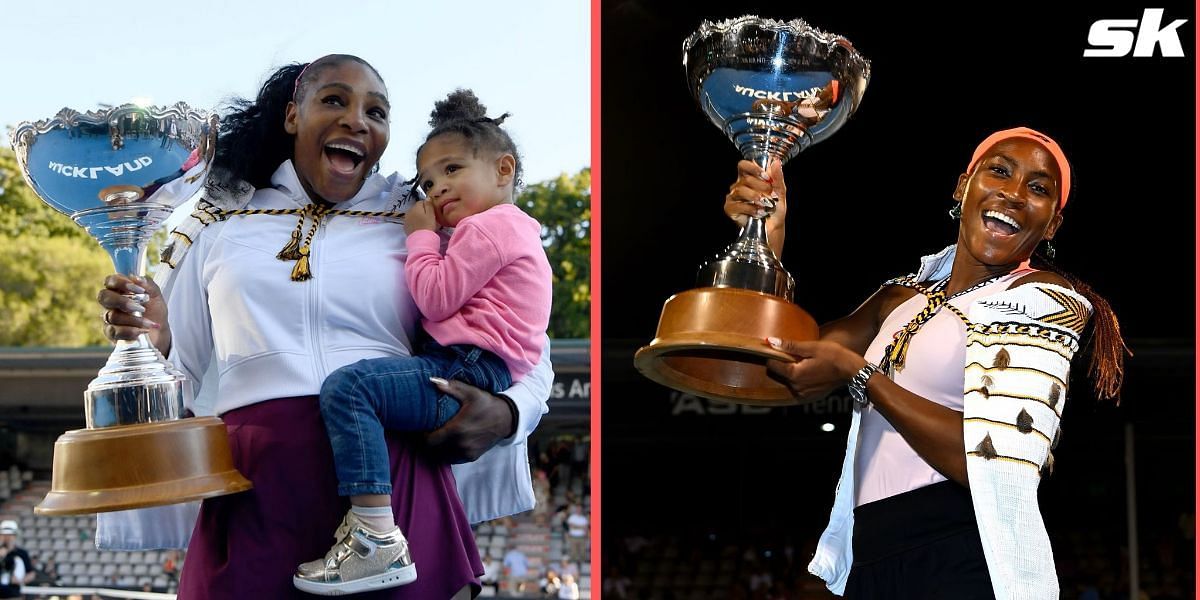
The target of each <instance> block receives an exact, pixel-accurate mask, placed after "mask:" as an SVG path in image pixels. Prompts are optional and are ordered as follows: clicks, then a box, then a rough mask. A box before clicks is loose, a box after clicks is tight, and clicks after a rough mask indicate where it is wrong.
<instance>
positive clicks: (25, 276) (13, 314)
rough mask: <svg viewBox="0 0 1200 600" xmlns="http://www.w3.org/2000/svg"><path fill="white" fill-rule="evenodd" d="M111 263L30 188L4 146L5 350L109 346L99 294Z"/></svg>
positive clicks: (1, 272)
mask: <svg viewBox="0 0 1200 600" xmlns="http://www.w3.org/2000/svg"><path fill="white" fill-rule="evenodd" d="M112 271H113V266H112V261H111V260H109V258H108V255H107V254H105V253H104V251H103V250H101V249H100V246H99V245H98V244H97V243H96V242H95V240H93V239H92V238H91V237H90V236H89V235H88V234H87V233H86V232H85V231H84V230H83V228H81V227H79V226H78V225H76V224H75V223H74V222H73V221H71V219H70V218H68V217H66V216H65V215H62V214H60V213H59V212H57V211H55V210H54V209H52V208H50V207H49V206H47V205H46V204H45V203H44V202H42V201H41V199H39V198H38V197H37V195H36V194H34V193H33V191H32V190H31V189H29V187H28V186H27V185H26V184H25V180H24V178H22V177H21V175H20V171H19V170H18V168H17V160H16V157H15V156H14V155H13V153H12V151H10V150H8V149H0V314H2V315H4V318H2V319H0V346H94V345H101V344H107V343H108V342H107V341H106V340H105V339H104V335H103V333H102V331H101V322H100V307H99V306H97V305H96V292H97V291H98V290H99V289H100V286H101V285H102V283H103V282H104V277H105V276H107V275H108V274H109V273H111V272H112Z"/></svg>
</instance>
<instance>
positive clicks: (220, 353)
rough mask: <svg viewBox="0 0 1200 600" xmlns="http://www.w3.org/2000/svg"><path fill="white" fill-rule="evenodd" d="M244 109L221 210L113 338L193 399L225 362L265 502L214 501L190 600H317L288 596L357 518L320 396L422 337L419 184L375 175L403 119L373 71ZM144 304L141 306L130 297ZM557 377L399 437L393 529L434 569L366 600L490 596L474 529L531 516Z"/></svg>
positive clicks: (288, 78) (227, 163) (247, 458)
mask: <svg viewBox="0 0 1200 600" xmlns="http://www.w3.org/2000/svg"><path fill="white" fill-rule="evenodd" d="M234 108H235V110H234V112H233V113H232V114H229V115H226V116H225V117H224V119H223V120H222V123H221V135H220V136H219V139H218V142H217V144H218V146H217V153H216V158H215V160H214V173H213V175H212V176H211V178H210V180H209V183H208V193H207V194H206V200H208V202H209V204H206V205H203V206H202V207H201V208H200V209H198V210H197V212H196V213H194V214H193V217H196V218H197V219H198V223H197V224H196V226H195V227H194V235H192V236H187V237H186V238H185V239H182V240H180V241H178V242H177V243H176V244H175V246H174V248H175V252H173V253H172V254H171V255H170V256H168V257H164V261H169V262H168V264H170V265H172V267H173V268H172V269H171V271H170V272H169V273H168V275H167V276H166V277H165V278H162V279H163V280H162V282H161V285H162V289H161V292H160V290H159V288H158V286H157V285H156V284H155V283H154V282H153V281H150V280H141V281H134V280H130V279H127V278H124V277H120V276H111V277H109V278H108V280H107V281H106V287H105V289H103V290H101V292H100V296H99V301H100V304H101V305H102V306H104V307H105V308H106V309H107V311H108V312H107V313H106V315H105V321H106V323H107V324H108V326H107V327H106V333H107V335H108V337H109V338H111V339H114V340H118V339H130V338H132V337H136V335H137V334H138V333H140V332H145V331H149V332H150V335H151V338H152V340H153V341H154V343H155V345H156V347H158V348H159V350H160V351H161V352H162V353H163V354H164V355H167V356H168V357H169V358H170V359H171V360H172V361H173V362H175V363H176V364H177V365H178V366H179V367H180V368H181V369H183V370H184V371H185V372H186V373H187V374H188V375H189V376H190V377H191V379H192V381H196V382H199V381H201V379H202V375H203V374H204V372H205V370H206V368H207V367H208V366H209V363H210V361H215V363H216V364H215V366H216V367H217V368H218V372H219V373H220V384H219V386H220V387H219V391H220V393H219V395H218V396H217V399H216V401H215V406H214V407H213V410H214V411H215V412H216V414H218V415H220V416H221V417H222V419H223V420H224V421H225V424H226V426H227V428H228V432H229V440H230V445H231V447H232V450H233V454H234V460H235V463H236V466H237V468H238V469H239V470H240V471H241V472H242V474H244V475H245V476H246V477H247V478H248V479H250V480H251V481H252V482H253V484H254V489H253V490H251V491H249V492H245V493H242V494H235V495H230V496H224V497H220V498H215V499H210V500H206V501H205V502H204V505H203V507H202V509H201V513H200V518H199V521H198V522H197V524H196V528H195V531H194V533H193V535H192V540H191V543H190V545H189V547H188V560H187V564H186V568H184V570H183V573H182V579H181V581H180V588H179V589H180V597H181V598H189V599H191V598H234V597H236V598H288V597H308V596H306V595H304V594H302V593H301V592H299V591H297V590H295V589H294V588H293V587H292V586H293V582H292V575H293V571H294V569H295V568H296V565H297V564H300V563H301V562H302V561H305V560H308V559H311V558H312V557H313V556H319V555H325V553H326V551H327V550H329V547H330V542H331V540H330V539H329V537H328V536H329V532H330V531H333V530H334V529H335V528H337V527H338V522H339V520H340V519H341V518H342V515H343V514H345V512H346V505H345V503H344V501H343V500H341V498H339V496H338V494H337V480H336V478H335V476H334V466H333V457H332V453H331V449H330V443H329V439H328V437H327V435H326V431H325V427H324V425H323V424H322V421H321V417H320V413H319V409H318V404H317V394H318V393H319V391H320V389H321V384H322V382H323V380H324V378H325V376H326V375H328V374H329V373H330V372H331V371H333V370H335V369H337V368H339V367H341V366H344V365H347V364H350V363H353V362H355V361H358V360H360V359H363V358H378V357H384V356H405V355H408V354H409V352H410V350H411V347H412V339H413V337H414V335H415V327H416V319H417V317H418V314H417V312H418V311H417V310H416V308H415V305H414V304H413V301H412V297H411V294H410V293H409V291H408V290H407V288H406V286H405V278H404V277H403V270H402V269H403V266H404V259H405V256H404V254H405V236H404V228H403V227H402V226H400V225H398V224H397V223H396V222H395V219H394V217H396V216H398V214H397V213H396V212H395V211H398V210H401V209H402V208H403V206H404V203H405V202H406V201H407V199H408V194H407V192H408V186H407V185H403V184H402V183H400V182H398V180H399V179H400V178H398V177H392V178H386V177H383V176H381V175H378V174H376V173H375V172H376V170H377V169H376V166H377V163H378V161H379V158H380V156H381V155H382V154H383V151H384V149H385V148H386V147H387V144H388V137H389V132H388V129H389V125H388V123H389V118H390V117H389V115H390V110H391V107H390V105H389V103H388V96H387V89H386V87H385V86H384V83H383V81H382V79H381V77H380V76H379V74H378V73H377V72H376V71H375V69H374V68H373V67H371V66H370V65H369V64H367V63H366V62H365V61H363V60H362V59H359V58H357V57H353V56H348V55H329V56H325V57H322V58H320V59H318V60H316V61H314V62H312V63H309V64H308V65H291V66H287V67H283V68H281V69H279V70H278V71H276V72H275V73H274V74H273V75H272V76H271V77H270V78H269V79H268V81H267V82H266V83H265V84H264V85H263V87H262V89H261V90H260V92H259V94H258V96H257V98H256V99H255V100H254V101H252V102H251V101H242V102H241V103H239V104H237V105H235V107H234ZM297 215H298V216H299V217H298V218H297ZM297 220H299V224H297ZM200 223H203V225H200ZM181 229H182V228H181ZM281 247H282V248H283V249H282V250H281V249H280V248H281ZM183 250H186V254H185V255H180V251H183ZM398 274H399V275H398ZM143 291H144V292H145V293H148V294H149V296H150V299H149V301H148V302H147V303H146V304H145V306H144V307H142V306H138V305H135V304H134V303H133V302H131V301H130V300H129V299H128V297H127V296H126V294H130V293H142V292H143ZM143 308H144V310H145V312H144V315H143V316H141V317H138V316H135V314H134V313H135V312H138V311H140V310H142V309H143ZM551 379H552V373H551V371H550V366H549V360H548V353H547V352H543V354H542V360H541V363H540V364H539V365H538V366H537V367H536V368H535V369H534V371H533V372H532V373H530V374H529V375H528V376H526V377H525V378H524V379H522V380H521V381H520V382H518V383H517V384H515V385H514V386H513V387H512V388H510V389H508V390H506V392H505V393H504V394H502V395H499V396H493V395H491V394H488V393H485V392H483V391H481V390H478V389H476V388H472V387H470V386H466V385H465V384H462V383H461V382H451V383H450V384H449V385H448V386H446V387H443V388H442V389H443V391H444V392H445V393H449V394H451V395H453V396H455V397H457V398H459V399H460V401H461V410H460V412H459V413H458V415H457V416H456V417H455V418H454V419H452V420H451V421H450V422H449V423H447V424H446V425H445V426H443V427H442V428H441V429H438V430H437V431H434V432H431V433H429V434H427V435H426V437H425V441H426V443H427V446H428V447H427V448H422V449H420V450H418V449H417V448H416V447H414V444H413V443H412V440H413V438H411V437H408V438H405V437H400V436H399V435H389V437H388V447H389V454H390V458H391V473H392V477H393V481H394V484H395V485H394V489H395V490H396V493H395V494H394V495H393V497H392V511H393V513H394V514H395V516H396V519H397V521H398V523H397V524H398V525H399V526H400V527H401V529H402V530H403V531H404V532H405V534H406V535H407V536H408V538H409V540H410V541H412V548H411V550H412V555H413V556H412V558H411V560H412V561H413V562H418V563H422V564H424V565H428V567H427V568H423V569H422V570H421V573H420V576H419V577H418V578H417V580H416V581H415V582H414V583H412V584H410V585H407V586H403V587H399V588H392V589H390V590H384V591H382V592H378V593H377V595H371V596H370V597H386V598H449V597H454V598H458V597H460V596H461V597H470V595H471V593H472V590H477V589H478V586H479V578H478V575H479V574H481V573H482V572H483V568H482V565H481V563H480V560H479V554H478V551H477V549H476V548H475V543H474V537H473V533H472V531H471V529H470V523H469V521H468V518H469V519H470V520H472V521H479V520H484V519H490V518H496V517H499V516H502V515H507V514H512V513H515V512H520V511H522V510H528V509H529V508H531V504H532V498H533V492H532V486H531V484H530V481H529V473H528V466H527V461H526V458H525V453H526V452H527V451H526V448H525V437H526V436H527V435H528V434H529V432H530V431H531V430H532V429H533V428H534V427H536V425H537V423H538V420H539V419H540V417H541V414H542V413H543V412H544V411H545V400H546V398H547V397H548V395H549V394H548V391H549V384H550V380H551ZM189 408H190V407H189ZM477 459H478V460H477ZM466 461H475V462H473V463H471V464H465V465H458V466H457V467H456V469H455V471H456V473H455V474H453V475H452V474H451V468H450V464H449V463H451V462H466ZM456 480H457V482H458V491H456ZM460 494H461V497H462V503H461V504H460V503H459V501H458V496H459V495H460ZM464 505H465V510H464ZM343 533H346V532H344V531H339V534H343ZM407 554H408V550H407V549H402V551H401V552H400V554H398V555H397V557H396V560H409V558H408V556H407ZM341 558H345V557H341ZM346 560H350V561H353V560H355V559H354V558H353V557H350V558H348V559H346ZM364 560H365V559H364ZM389 560H390V559H389ZM339 564H341V563H339ZM359 566H361V565H358V566H355V565H351V566H346V570H347V572H349V571H350V570H352V569H357V568H358V567H359ZM334 570H335V571H336V569H334ZM348 576H350V575H348Z"/></svg>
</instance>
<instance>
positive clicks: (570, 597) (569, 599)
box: [558, 575, 579, 600]
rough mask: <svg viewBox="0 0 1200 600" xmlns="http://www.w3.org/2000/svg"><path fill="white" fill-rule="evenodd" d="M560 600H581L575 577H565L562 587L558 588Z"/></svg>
mask: <svg viewBox="0 0 1200 600" xmlns="http://www.w3.org/2000/svg"><path fill="white" fill-rule="evenodd" d="M558 598H559V600H579V584H578V583H575V577H574V576H571V575H564V576H563V579H562V586H561V587H559V588H558Z"/></svg>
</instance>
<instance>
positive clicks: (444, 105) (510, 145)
mask: <svg viewBox="0 0 1200 600" xmlns="http://www.w3.org/2000/svg"><path fill="white" fill-rule="evenodd" d="M508 117H509V113H504V114H502V115H500V116H499V117H496V118H494V119H493V118H489V117H488V116H487V107H486V106H484V105H483V104H482V103H480V101H479V98H478V97H476V96H475V92H473V91H471V90H465V89H457V90H454V91H453V92H451V93H450V94H449V95H448V96H446V99H445V100H438V101H437V102H436V103H434V105H433V112H431V113H429V125H430V126H432V127H433V129H432V130H431V131H430V132H429V135H427V136H425V142H424V143H422V144H421V147H420V148H418V149H417V154H418V155H420V153H421V150H422V149H424V148H425V144H426V143H429V140H432V139H433V138H435V137H438V136H440V135H446V134H458V135H460V136H462V137H463V140H465V141H466V143H467V145H469V146H470V147H471V150H472V151H473V152H474V153H475V154H478V153H479V152H480V151H486V152H494V153H496V154H511V155H512V157H513V161H514V162H515V163H516V168H515V171H514V177H513V189H518V188H520V187H521V185H522V184H523V183H524V182H523V180H522V174H523V173H524V169H523V168H522V166H521V156H520V154H519V153H518V152H517V145H516V144H515V143H514V142H513V140H512V137H510V136H509V135H508V132H507V131H505V130H504V129H503V128H502V127H501V125H502V124H503V123H504V120H505V119H507V118H508Z"/></svg>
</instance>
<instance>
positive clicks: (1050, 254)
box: [1046, 240, 1058, 260]
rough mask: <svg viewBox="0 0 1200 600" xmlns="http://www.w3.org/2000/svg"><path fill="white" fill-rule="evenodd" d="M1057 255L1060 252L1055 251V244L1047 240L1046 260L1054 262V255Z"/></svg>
mask: <svg viewBox="0 0 1200 600" xmlns="http://www.w3.org/2000/svg"><path fill="white" fill-rule="evenodd" d="M1057 253H1058V251H1056V250H1055V249H1054V244H1052V243H1050V240H1046V258H1048V259H1050V260H1054V255H1055V254H1057Z"/></svg>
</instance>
